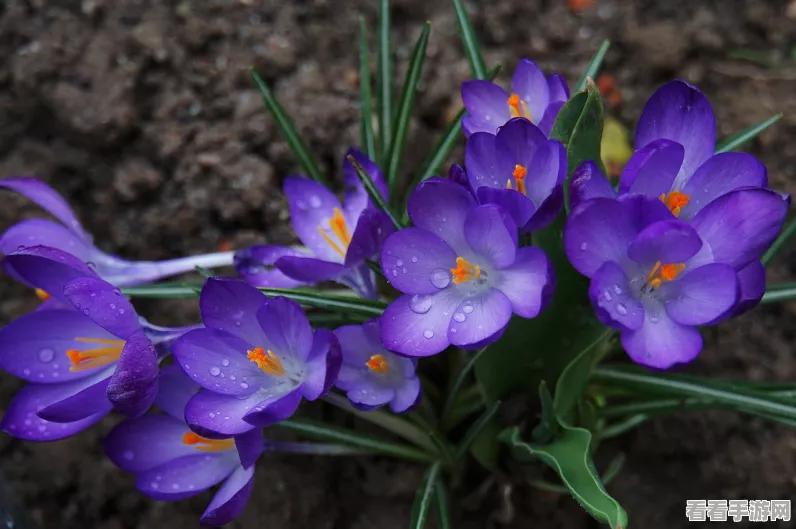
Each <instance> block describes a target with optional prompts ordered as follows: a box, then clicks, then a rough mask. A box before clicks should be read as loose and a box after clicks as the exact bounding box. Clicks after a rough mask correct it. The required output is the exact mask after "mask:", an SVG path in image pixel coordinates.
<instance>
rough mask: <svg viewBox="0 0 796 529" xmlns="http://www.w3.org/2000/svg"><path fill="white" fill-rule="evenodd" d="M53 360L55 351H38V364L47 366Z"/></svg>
mask: <svg viewBox="0 0 796 529" xmlns="http://www.w3.org/2000/svg"><path fill="white" fill-rule="evenodd" d="M53 358H55V351H53V350H52V349H41V350H40V351H39V362H44V363H45V364H47V363H49V362H52V361H53Z"/></svg>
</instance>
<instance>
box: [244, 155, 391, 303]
mask: <svg viewBox="0 0 796 529" xmlns="http://www.w3.org/2000/svg"><path fill="white" fill-rule="evenodd" d="M349 155H350V156H353V157H354V158H355V159H356V161H357V163H358V164H359V165H361V166H362V168H363V169H364V171H365V172H366V173H367V174H368V175H369V176H370V178H371V179H372V180H373V182H374V184H375V185H376V188H377V189H378V190H379V191H380V192H381V194H382V196H384V197H385V198H387V196H388V195H387V183H386V182H385V180H384V176H383V175H382V173H381V170H380V169H379V167H378V166H377V165H376V164H375V163H373V161H371V160H370V159H369V158H368V157H367V156H365V155H364V154H362V153H361V152H359V151H357V150H356V149H350V150H349V151H348V152H347V153H346V157H345V160H344V162H343V177H344V179H345V185H346V195H345V200H344V202H343V204H341V203H340V201H339V200H338V199H337V197H336V196H335V195H334V193H332V192H331V191H329V190H328V189H327V188H325V187H324V186H323V185H321V184H319V183H318V182H316V181H314V180H310V179H309V178H305V177H302V176H289V177H287V178H286V179H285V183H284V187H283V191H284V193H285V195H286V196H287V200H288V203H289V206H290V217H291V221H292V223H293V228H294V229H295V230H296V235H298V237H299V239H301V242H302V243H303V244H304V245H305V247H306V248H305V249H304V250H303V251H302V250H297V249H293V248H282V249H278V248H276V247H273V246H271V247H267V246H266V247H262V246H261V247H257V246H255V247H253V248H250V249H248V250H245V251H244V252H239V253H238V255H237V256H236V263H237V267H238V273H240V274H241V276H242V277H243V278H244V279H246V280H248V281H250V282H251V283H252V284H254V285H256V286H269V287H284V288H290V287H292V286H296V285H299V284H310V283H319V282H322V281H337V282H338V283H342V284H344V285H346V286H348V287H350V288H351V289H353V290H354V291H356V292H357V294H359V295H360V296H361V297H363V298H367V299H375V297H376V295H377V293H376V287H375V281H376V278H375V276H374V274H373V272H372V271H371V270H370V269H369V268H368V266H367V265H366V264H365V260H366V259H372V258H375V257H376V256H377V255H378V252H379V250H380V249H381V245H382V243H383V241H384V239H385V238H386V237H387V236H388V235H389V234H390V233H392V232H393V225H392V223H391V222H390V219H389V217H388V216H387V215H386V214H384V212H382V211H380V210H378V209H377V208H376V207H375V206H373V204H371V201H370V198H369V197H368V194H367V192H366V191H365V189H364V188H363V187H362V184H361V182H360V181H359V178H357V175H356V172H355V170H354V167H353V166H352V165H351V163H350V162H349V161H348V156H349ZM279 252H283V255H279ZM274 265H276V268H277V271H274V270H273V266H274ZM264 272H268V273H267V274H265V273H264Z"/></svg>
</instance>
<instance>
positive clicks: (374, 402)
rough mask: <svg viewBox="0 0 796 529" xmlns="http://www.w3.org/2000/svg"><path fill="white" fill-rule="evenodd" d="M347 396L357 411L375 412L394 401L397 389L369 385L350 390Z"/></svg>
mask: <svg viewBox="0 0 796 529" xmlns="http://www.w3.org/2000/svg"><path fill="white" fill-rule="evenodd" d="M346 396H347V397H348V400H350V401H351V403H352V404H354V405H355V407H357V409H363V410H373V409H376V408H378V407H379V406H383V405H385V404H387V403H388V402H390V401H391V400H393V399H394V398H395V389H394V388H391V387H385V386H377V385H374V384H368V385H362V386H361V387H355V388H354V389H351V390H349V391H348V392H346Z"/></svg>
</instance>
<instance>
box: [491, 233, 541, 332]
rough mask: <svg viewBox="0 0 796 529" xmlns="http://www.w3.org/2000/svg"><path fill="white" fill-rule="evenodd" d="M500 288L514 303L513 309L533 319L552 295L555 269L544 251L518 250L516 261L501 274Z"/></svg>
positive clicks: (531, 248)
mask: <svg viewBox="0 0 796 529" xmlns="http://www.w3.org/2000/svg"><path fill="white" fill-rule="evenodd" d="M499 281H500V282H499V283H498V285H497V288H498V289H499V290H500V291H501V292H503V294H505V296H506V297H507V298H508V299H509V301H510V302H511V310H512V311H513V312H514V313H515V314H517V315H519V316H522V317H523V318H534V317H536V316H537V315H538V314H539V313H540V312H541V311H542V309H544V308H545V306H547V304H548V303H549V302H550V300H551V299H552V296H553V289H554V287H555V272H554V270H553V265H552V263H551V262H550V260H549V259H548V258H547V256H546V255H545V253H544V252H543V251H542V250H541V249H539V248H537V247H535V246H523V247H522V248H518V249H517V257H516V258H515V260H514V263H513V264H512V265H511V266H509V267H507V268H504V269H502V270H501V271H500V274H499Z"/></svg>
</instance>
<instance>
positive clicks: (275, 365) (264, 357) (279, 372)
mask: <svg viewBox="0 0 796 529" xmlns="http://www.w3.org/2000/svg"><path fill="white" fill-rule="evenodd" d="M246 354H247V355H248V357H249V361H250V362H254V363H255V364H257V367H259V368H260V369H262V370H263V371H265V372H266V373H268V374H269V375H276V376H278V377H281V376H284V375H285V368H284V367H282V361H281V360H280V359H279V357H278V356H276V355H275V354H274V353H272V352H271V350H270V349H269V350H266V351H263V348H262V347H255V348H254V349H252V350H251V351H246Z"/></svg>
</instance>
